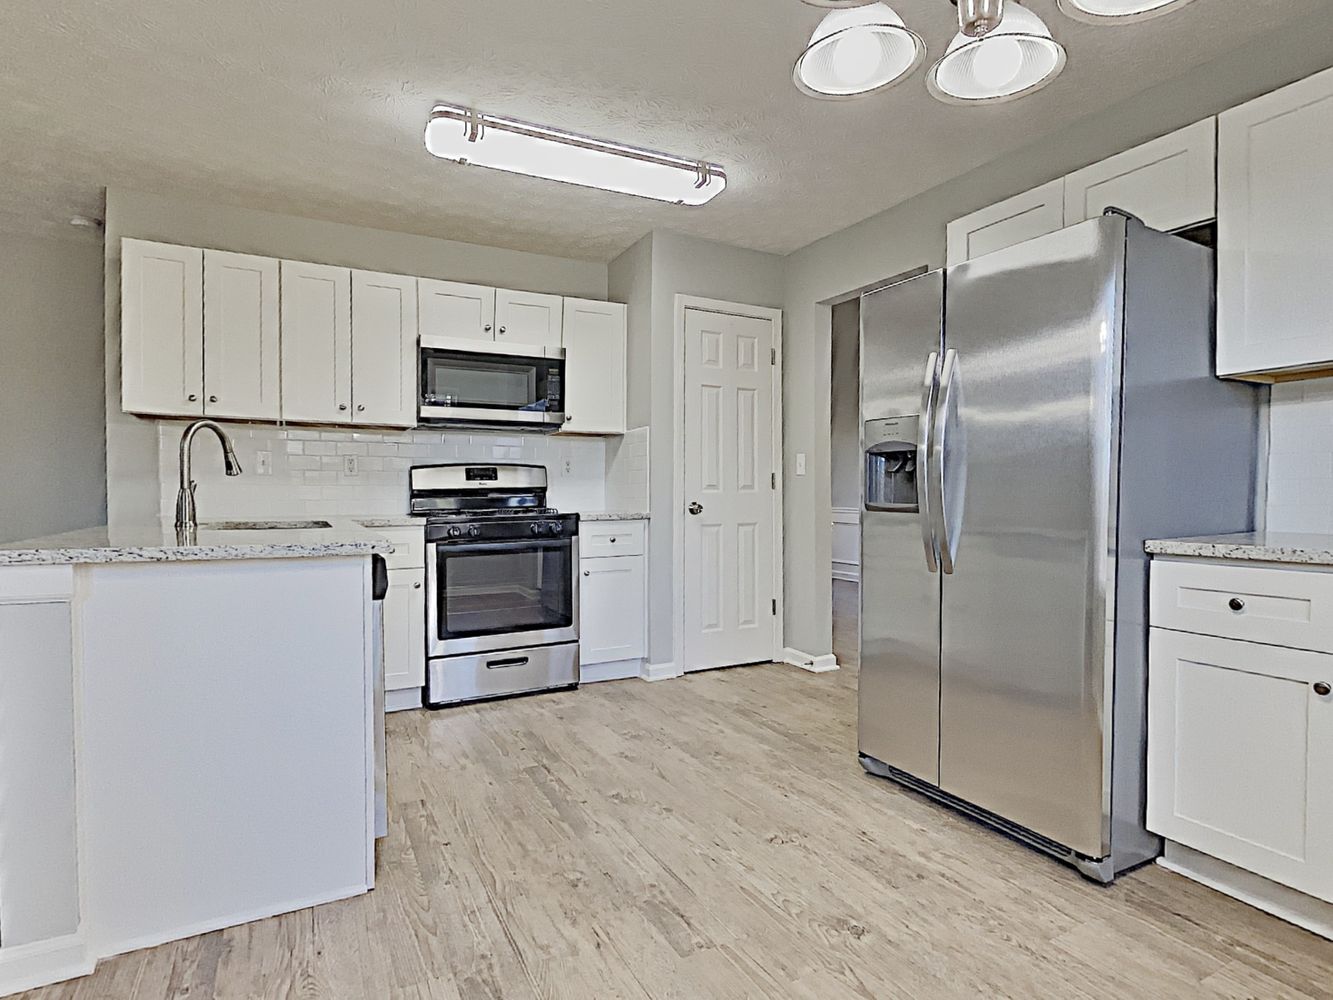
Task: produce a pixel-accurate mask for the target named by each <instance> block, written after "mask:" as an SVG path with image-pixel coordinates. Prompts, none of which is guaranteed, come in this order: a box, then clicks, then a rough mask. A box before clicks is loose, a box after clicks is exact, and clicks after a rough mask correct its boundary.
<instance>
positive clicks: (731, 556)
mask: <svg viewBox="0 0 1333 1000" xmlns="http://www.w3.org/2000/svg"><path fill="white" fill-rule="evenodd" d="M773 346H774V323H773V322H772V321H771V320H768V319H759V318H755V317H750V316H733V315H726V314H722V313H714V312H706V311H703V310H700V309H686V310H685V386H684V398H685V410H684V418H685V426H684V434H685V437H684V455H685V472H684V487H685V491H684V500H685V504H686V514H685V518H684V524H685V536H684V565H685V572H684V577H683V579H682V580H681V581H680V585H681V588H682V598H683V601H684V634H683V636H682V641H683V649H682V651H681V654H682V658H683V659H682V663H681V667H682V669H684V670H704V669H708V668H710V667H720V666H727V665H731V664H737V663H755V662H760V661H764V660H769V659H771V658H772V657H773V656H774V653H775V640H774V636H775V628H774V626H775V618H774V604H773V601H774V599H775V598H776V588H777V587H778V586H780V582H779V581H778V579H777V575H776V572H775V569H774V552H775V547H776V540H775V532H776V528H777V525H776V517H775V511H774V502H773V485H772V476H773V473H774V461H773V375H772V373H773V367H772V360H771V351H772V349H773Z"/></svg>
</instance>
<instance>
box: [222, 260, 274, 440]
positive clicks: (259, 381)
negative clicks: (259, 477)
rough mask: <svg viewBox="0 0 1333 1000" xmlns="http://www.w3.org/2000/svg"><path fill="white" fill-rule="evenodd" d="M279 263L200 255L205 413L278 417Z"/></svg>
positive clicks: (247, 417) (230, 415) (264, 417)
mask: <svg viewBox="0 0 1333 1000" xmlns="http://www.w3.org/2000/svg"><path fill="white" fill-rule="evenodd" d="M279 358H280V349H279V346H278V262H277V261H276V260H274V259H273V258H271V257H255V256H252V255H250V254H239V253H226V252H224V251H221V250H205V251H204V392H205V399H204V413H206V414H208V415H209V416H211V417H231V418H234V419H239V420H277V419H278V418H279V417H280V416H281V415H282V406H281V401H280V398H279V391H280V379H279V375H278V365H279Z"/></svg>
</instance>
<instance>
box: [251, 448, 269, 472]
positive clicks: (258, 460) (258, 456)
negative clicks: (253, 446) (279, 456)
mask: <svg viewBox="0 0 1333 1000" xmlns="http://www.w3.org/2000/svg"><path fill="white" fill-rule="evenodd" d="M255 475H256V476H271V475H273V452H271V451H257V452H255Z"/></svg>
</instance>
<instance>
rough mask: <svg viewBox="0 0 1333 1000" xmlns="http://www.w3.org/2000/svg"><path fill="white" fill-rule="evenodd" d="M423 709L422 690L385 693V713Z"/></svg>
mask: <svg viewBox="0 0 1333 1000" xmlns="http://www.w3.org/2000/svg"><path fill="white" fill-rule="evenodd" d="M420 707H421V688H400V689H399V690H397V691H385V692H384V711H386V712H402V711H406V710H407V709H410V708H420Z"/></svg>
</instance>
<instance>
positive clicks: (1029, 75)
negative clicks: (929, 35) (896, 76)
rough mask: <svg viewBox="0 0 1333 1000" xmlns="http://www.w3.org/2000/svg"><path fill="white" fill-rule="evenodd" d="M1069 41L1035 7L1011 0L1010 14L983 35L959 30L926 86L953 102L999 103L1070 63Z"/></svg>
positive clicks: (1035, 86) (1038, 85)
mask: <svg viewBox="0 0 1333 1000" xmlns="http://www.w3.org/2000/svg"><path fill="white" fill-rule="evenodd" d="M1065 59H1066V55H1065V49H1064V46H1063V45H1061V44H1060V43H1059V42H1057V41H1056V40H1055V39H1053V38H1052V37H1051V31H1050V29H1049V28H1047V27H1046V25H1045V23H1044V22H1043V21H1042V19H1041V18H1039V17H1038V16H1037V15H1036V14H1034V13H1032V11H1030V10H1028V9H1027V8H1026V7H1023V6H1021V5H1019V4H1017V3H1015V2H1014V0H1008V2H1007V3H1006V4H1005V8H1004V20H1003V21H1001V22H1000V24H999V26H998V27H997V28H995V29H994V30H993V31H991V32H990V33H989V34H987V35H984V36H983V37H981V38H968V37H967V36H966V35H963V34H958V35H955V36H954V40H953V41H952V42H950V43H949V48H948V49H947V50H946V51H945V53H944V55H943V56H941V57H940V60H939V62H937V63H936V64H935V65H934V66H932V67H931V68H930V73H929V74H928V75H927V76H926V87H927V88H928V89H929V90H930V92H931V93H932V94H933V95H935V97H937V98H939V99H940V100H941V101H945V102H947V103H950V104H981V103H989V104H998V103H1000V102H1001V101H1012V100H1015V99H1017V98H1019V97H1024V96H1026V95H1028V94H1031V93H1033V92H1034V91H1037V90H1040V89H1041V88H1042V87H1044V86H1046V84H1048V83H1050V82H1051V81H1052V80H1054V79H1055V78H1056V77H1057V76H1059V74H1060V71H1061V70H1062V69H1064V68H1065Z"/></svg>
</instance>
